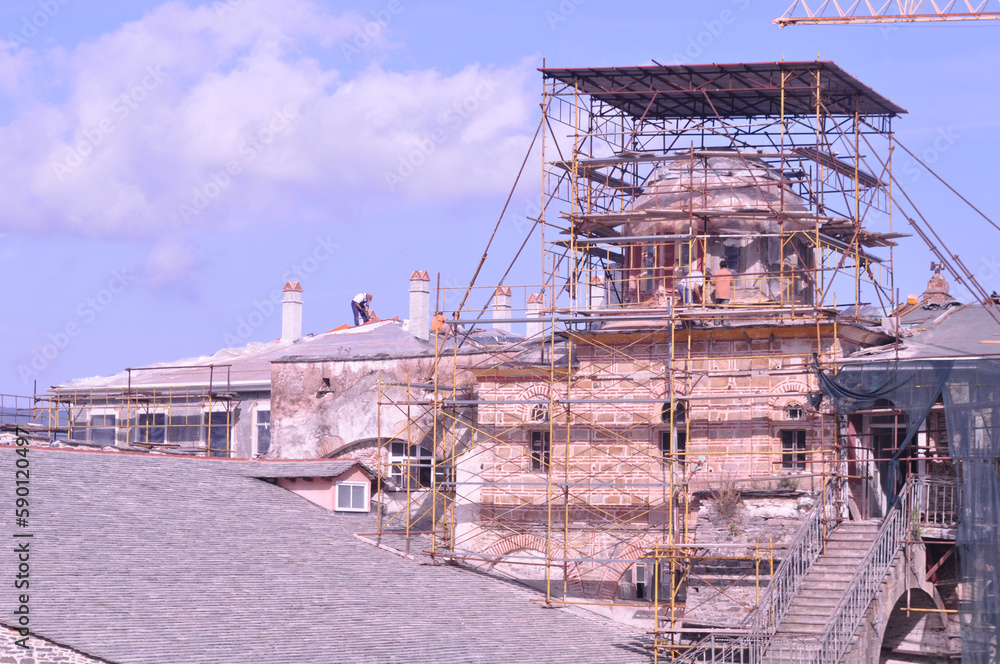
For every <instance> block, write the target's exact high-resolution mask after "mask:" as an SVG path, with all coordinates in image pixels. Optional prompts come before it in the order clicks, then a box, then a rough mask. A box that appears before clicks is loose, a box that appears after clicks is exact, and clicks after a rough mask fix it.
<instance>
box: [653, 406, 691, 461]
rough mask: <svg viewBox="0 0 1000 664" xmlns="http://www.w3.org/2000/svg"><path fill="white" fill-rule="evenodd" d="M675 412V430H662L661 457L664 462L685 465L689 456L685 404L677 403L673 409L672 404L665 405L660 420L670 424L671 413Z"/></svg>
mask: <svg viewBox="0 0 1000 664" xmlns="http://www.w3.org/2000/svg"><path fill="white" fill-rule="evenodd" d="M671 410H672V411H673V421H674V422H673V428H672V429H663V430H660V432H659V434H660V455H661V457H662V459H663V461H678V462H681V463H683V462H684V460H685V457H686V455H687V422H686V419H687V413H686V412H685V408H684V402H683V401H675V402H674V407H673V409H671V407H670V402H669V401H667V402H666V403H664V404H663V408H662V410H661V411H660V420H661V421H662V422H663V423H664V424H670V413H671Z"/></svg>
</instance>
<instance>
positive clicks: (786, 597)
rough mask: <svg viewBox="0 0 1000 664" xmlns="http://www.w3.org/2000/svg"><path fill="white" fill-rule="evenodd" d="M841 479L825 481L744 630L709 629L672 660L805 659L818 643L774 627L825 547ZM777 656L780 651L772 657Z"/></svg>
mask: <svg viewBox="0 0 1000 664" xmlns="http://www.w3.org/2000/svg"><path fill="white" fill-rule="evenodd" d="M840 491H841V482H840V481H839V480H837V479H834V480H831V481H830V482H828V483H827V485H826V488H825V489H824V491H823V500H822V502H820V503H818V504H817V505H816V507H815V508H814V510H813V512H812V514H810V515H809V518H808V519H806V522H805V523H804V524H802V526H801V527H800V528H799V532H798V534H797V535H796V536H795V539H794V540H793V541H792V543H791V544H790V545H789V547H788V549H787V550H786V551H785V555H784V557H783V558H782V560H781V564H780V565H778V569H777V570H775V572H774V574H773V575H772V576H771V581H770V583H768V586H767V592H765V593H764V597H762V598H761V600H760V602H759V603H758V604H757V608H756V609H755V610H754V612H753V614H751V615H750V616H749V617H748V618H747V619H746V620H745V621H744V626H745V627H746V628H747V631H748V632H749V635H748V636H744V637H739V638H736V639H732V637H729V638H728V639H727V638H717V637H716V636H715V635H709V636H708V637H706V638H705V639H703V640H702V641H700V642H699V643H698V644H696V645H695V646H694V647H692V648H691V649H690V650H688V651H687V652H685V653H684V654H683V655H682V656H680V657H678V658H676V659H675V660H674V661H675V662H740V663H743V662H764V661H768V662H770V661H774V662H787V664H798V663H800V662H807V661H809V660H808V657H809V656H810V655H811V654H813V653H815V652H816V647H817V644H815V643H808V644H805V643H802V641H801V640H799V639H796V640H789V641H788V642H787V643H785V640H781V643H780V644H779V643H778V642H777V641H775V642H774V643H772V641H773V639H772V637H773V636H774V633H775V630H776V629H777V627H778V624H779V623H780V622H781V619H782V618H784V617H785V614H786V613H787V612H788V608H789V607H790V606H791V604H792V601H793V600H794V599H795V595H796V594H798V591H799V587H800V586H801V585H802V581H803V580H804V579H805V577H806V575H807V574H808V573H809V570H810V569H812V566H813V563H814V562H816V559H817V558H818V557H819V555H820V553H822V551H823V538H824V536H825V534H826V524H827V522H828V521H830V520H832V519H836V518H837V516H838V509H837V504H838V499H839V497H840ZM775 657H779V658H778V659H775Z"/></svg>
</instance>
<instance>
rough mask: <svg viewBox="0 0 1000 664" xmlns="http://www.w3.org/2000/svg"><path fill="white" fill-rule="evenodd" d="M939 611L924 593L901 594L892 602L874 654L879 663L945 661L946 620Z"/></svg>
mask: <svg viewBox="0 0 1000 664" xmlns="http://www.w3.org/2000/svg"><path fill="white" fill-rule="evenodd" d="M907 595H909V597H908V596H907ZM907 607H909V608H910V611H907ZM938 608H939V607H938V606H937V604H936V603H935V601H934V599H933V598H932V597H931V596H930V595H929V594H927V593H926V592H924V591H923V590H920V589H918V588H911V589H910V590H908V591H903V592H902V593H901V594H900V595H899V597H897V598H896V601H895V602H894V603H893V606H892V610H891V611H890V613H889V616H888V619H887V620H886V623H885V627H884V629H883V633H882V638H881V645H880V648H879V652H878V653H877V654H878V661H879V664H903V663H904V662H905V663H907V664H911V663H913V662H918V663H923V664H937V663H938V662H946V661H948V657H947V653H948V652H949V637H948V626H947V619H946V618H945V614H943V613H938V612H937V609H938ZM914 609H916V610H914Z"/></svg>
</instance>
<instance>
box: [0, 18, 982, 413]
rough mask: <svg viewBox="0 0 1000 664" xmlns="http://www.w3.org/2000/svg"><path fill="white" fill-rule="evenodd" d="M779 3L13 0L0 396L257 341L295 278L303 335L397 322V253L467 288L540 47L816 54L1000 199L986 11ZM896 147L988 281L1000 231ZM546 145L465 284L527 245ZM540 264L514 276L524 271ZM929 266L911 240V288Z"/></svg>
mask: <svg viewBox="0 0 1000 664" xmlns="http://www.w3.org/2000/svg"><path fill="white" fill-rule="evenodd" d="M787 4H788V3H787V2H761V1H754V0H717V1H701V2H687V3H682V2H628V1H618V2H614V3H611V2H598V1H597V0H551V1H548V2H546V1H542V2H522V1H518V0H508V1H506V2H502V3H501V2H477V3H455V2H452V3H447V2H435V1H433V0H423V1H421V2H419V3H418V2H413V0H375V1H372V2H360V1H359V2H343V1H341V2H332V1H328V0H283V1H282V2H280V3H277V2H274V1H273V0H213V1H208V2H196V1H194V0H188V1H170V2H158V1H151V0H127V1H125V0H100V1H99V2H98V1H96V0H91V1H90V2H85V1H84V0H5V1H4V2H3V3H2V4H0V165H2V170H0V172H2V173H3V177H2V178H0V280H2V283H3V285H4V288H3V293H4V295H5V296H6V298H8V300H7V302H6V303H5V306H4V307H3V308H2V311H3V313H2V314H0V347H2V348H3V353H2V355H0V393H4V394H20V395H23V394H31V393H32V391H33V390H34V389H35V386H36V385H37V389H38V391H39V392H43V391H45V390H46V389H47V388H48V386H50V385H53V384H58V383H62V382H65V381H67V380H69V379H71V378H79V377H86V376H93V375H107V374H112V373H115V372H118V371H121V370H123V369H124V368H126V367H141V366H148V365H149V364H152V363H155V362H161V361H170V360H175V359H179V358H184V357H194V356H198V355H204V354H210V353H213V352H215V351H216V350H218V349H219V348H222V347H226V346H232V345H242V344H244V343H247V342H250V341H268V340H271V339H274V338H275V337H277V336H279V334H280V327H281V320H280V319H281V317H280V311H279V309H278V308H277V307H274V306H273V302H272V298H273V297H275V296H276V294H277V292H278V291H280V288H281V287H282V285H283V284H284V282H285V281H286V280H289V279H293V280H299V281H301V283H302V287H303V291H304V292H303V300H304V307H303V328H304V331H305V332H306V333H309V332H323V331H326V330H329V329H332V328H334V327H337V326H339V325H342V324H344V323H347V322H349V319H350V309H349V304H348V303H349V300H350V299H351V297H353V296H354V295H355V294H356V293H357V292H359V291H367V292H371V293H373V294H374V296H375V297H374V300H373V303H372V304H373V308H374V309H375V311H376V312H377V313H378V314H379V315H380V316H382V317H391V316H399V317H400V318H405V317H406V315H407V306H408V305H407V303H408V294H407V293H408V285H409V282H408V277H409V275H410V273H411V272H412V271H413V270H418V269H420V270H427V271H428V272H429V273H430V274H431V275H432V278H433V280H434V283H435V284H436V282H437V279H438V275H440V280H441V284H442V286H444V287H448V288H457V287H460V286H462V285H464V284H467V283H468V282H469V279H470V277H471V276H472V274H473V272H474V271H475V268H476V265H477V263H478V262H479V259H480V257H481V255H482V253H483V250H484V248H485V246H486V242H487V240H488V238H489V236H490V233H491V231H492V229H493V227H494V224H496V222H497V219H498V217H499V215H500V212H501V209H502V208H503V205H504V202H505V200H506V199H507V196H508V195H509V194H510V192H511V188H512V185H513V184H514V181H515V177H516V176H517V173H518V169H519V168H520V166H521V163H522V161H523V160H524V159H525V154H526V152H527V149H528V146H529V144H530V142H531V137H532V135H533V133H534V130H535V127H536V126H537V124H538V120H539V102H540V92H541V75H540V74H539V72H538V71H537V69H538V67H540V66H542V63H543V62H545V63H546V64H547V65H548V66H557V67H572V66H615V65H635V64H648V63H651V62H652V61H653V60H655V61H657V62H684V63H710V62H766V61H777V60H781V59H782V58H784V59H786V60H814V59H816V58H817V57H820V58H821V59H823V60H832V61H834V62H836V63H837V64H838V65H840V66H841V67H843V68H844V69H845V70H847V71H848V72H849V73H851V74H852V75H854V76H856V77H858V78H859V79H860V80H861V81H862V82H863V83H865V84H867V85H869V86H871V87H873V88H875V89H876V90H877V91H879V92H881V93H882V94H883V95H885V96H887V97H889V98H890V99H892V100H893V101H894V102H896V103H897V104H899V105H901V106H902V107H904V108H905V109H907V111H908V114H907V115H904V116H902V117H901V118H898V119H896V120H895V121H894V124H893V128H894V130H895V131H896V135H897V137H898V138H899V140H900V141H901V142H902V143H903V144H904V145H906V146H907V147H909V148H910V149H911V150H912V151H913V152H914V153H915V154H917V155H918V156H921V158H922V159H924V160H925V161H926V162H927V163H928V164H929V165H930V166H931V167H932V168H933V169H934V170H935V171H937V172H938V173H939V174H940V175H941V176H942V177H943V178H944V179H946V180H947V181H948V182H950V183H951V184H952V185H953V186H955V187H956V189H958V190H959V191H960V192H961V193H962V194H963V195H964V196H966V197H967V198H968V199H970V200H971V201H972V202H973V203H974V204H975V205H976V206H977V207H979V209H980V210H982V211H983V212H984V213H986V214H987V215H988V216H990V217H991V218H997V217H1000V205H998V200H997V191H998V188H997V186H996V184H995V178H996V168H995V166H994V164H995V160H996V157H995V155H997V154H1000V124H998V119H997V113H996V109H997V108H998V106H1000V104H998V102H1000V86H998V85H997V79H998V77H1000V74H998V73H997V70H996V67H995V63H996V62H998V61H1000V39H997V31H998V30H1000V22H996V21H983V22H955V23H928V24H914V25H882V26H863V25H851V26H795V27H789V28H784V29H781V28H778V27H777V26H775V25H773V24H772V22H771V20H772V19H773V18H775V17H777V16H779V15H780V14H781V13H782V12H783V11H784V10H785V8H786V7H787ZM470 100H475V101H474V103H471V104H470V103H468V102H469V101H470ZM470 106H471V107H473V110H472V111H468V110H465V109H467V108H469V107H470ZM435 132H436V133H435ZM430 136H437V137H438V138H436V139H434V140H432V141H430V142H428V141H429V138H428V137H430ZM415 150H417V151H422V152H423V155H424V156H423V158H419V159H417V161H419V163H417V164H414V163H412V161H413V159H412V155H413V154H414V151H415ZM896 159H897V161H896V166H895V171H896V173H897V177H898V178H899V179H900V181H901V184H903V185H904V187H906V188H908V189H909V190H910V193H911V194H912V196H913V198H914V200H915V201H916V202H917V204H918V206H919V207H920V209H921V211H922V212H923V213H924V215H925V216H926V217H927V218H928V220H929V221H930V222H931V223H932V225H933V226H934V227H935V229H936V230H937V231H938V232H939V233H940V235H941V238H942V240H943V241H944V242H945V243H946V244H947V246H948V248H949V249H950V250H951V251H953V252H954V253H956V254H958V255H959V256H961V258H962V261H963V262H964V263H965V265H967V266H968V268H969V269H970V270H971V271H972V272H974V273H975V274H976V275H977V278H978V279H979V280H980V282H981V283H982V285H983V286H984V288H985V289H986V290H987V291H990V290H994V289H996V290H1000V249H998V242H997V240H998V239H1000V231H997V230H996V229H994V228H992V227H990V226H989V225H988V224H987V223H986V222H985V221H984V220H982V218H980V217H977V216H976V214H975V213H974V212H972V211H971V210H970V209H969V208H968V207H966V206H965V205H964V204H962V203H961V202H960V201H959V200H958V199H957V198H955V197H954V196H953V195H952V194H950V193H949V192H948V191H947V190H946V189H944V188H943V187H941V186H940V185H938V184H937V183H936V182H935V181H934V180H933V178H932V177H931V176H930V175H929V174H927V173H926V172H923V171H922V170H921V169H918V168H916V166H915V164H914V163H912V160H910V159H909V158H906V157H901V156H900V155H897V156H896ZM407 160H410V161H409V162H408V161H407ZM901 163H902V165H901V166H900V164H901ZM539 164H540V162H539V161H538V158H537V156H536V155H533V157H532V158H531V159H529V163H528V165H527V167H526V173H525V175H524V176H523V177H522V179H521V181H520V183H519V185H518V187H517V188H516V189H515V190H514V193H513V197H512V199H511V204H510V206H509V209H508V213H507V215H506V216H505V218H504V221H503V222H502V224H501V227H500V230H499V232H498V235H497V239H496V241H495V242H494V244H493V246H492V247H491V249H490V252H489V256H488V258H487V261H486V264H485V266H484V268H483V272H482V274H481V275H480V278H479V281H478V283H480V284H491V283H492V284H495V283H496V282H497V279H498V277H499V275H500V274H502V273H503V271H504V270H505V269H506V268H507V266H508V264H509V263H510V260H511V258H512V257H513V255H514V253H515V251H516V250H517V248H518V247H519V246H520V244H521V241H522V240H523V237H524V229H525V228H526V224H525V221H524V220H525V217H526V216H527V215H530V214H531V213H532V210H533V209H534V207H535V202H536V201H537V198H538V196H539V194H540V178H539V174H540V173H539V169H540V165H539ZM540 256H541V252H540V251H539V250H538V247H537V246H535V245H532V247H530V248H529V250H528V251H526V252H525V256H524V258H523V259H522V260H521V261H519V262H518V264H517V266H516V268H515V271H514V272H513V273H512V277H511V278H510V279H509V280H508V283H512V284H515V285H516V284H519V283H524V284H533V283H540V281H541V265H540ZM932 259H933V257H932V255H931V254H930V253H929V251H928V250H927V248H926V246H925V245H923V243H922V242H921V241H920V240H919V239H918V238H907V239H904V240H902V241H901V245H900V247H899V248H898V249H897V250H896V251H895V272H896V285H897V286H898V287H899V288H900V291H901V293H902V294H903V295H904V296H905V295H906V294H907V293H920V292H922V291H923V289H924V287H925V284H926V281H927V279H928V277H929V276H930V274H931V272H930V270H929V264H930V261H931V260H932ZM516 292H517V290H516V289H515V293H516ZM956 294H957V295H958V296H959V297H960V299H963V300H966V301H967V300H968V299H969V295H968V294H966V293H960V292H956ZM517 299H518V295H515V305H516V304H517V303H516V301H517Z"/></svg>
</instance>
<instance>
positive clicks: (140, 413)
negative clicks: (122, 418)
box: [116, 406, 170, 444]
mask: <svg viewBox="0 0 1000 664" xmlns="http://www.w3.org/2000/svg"><path fill="white" fill-rule="evenodd" d="M133 412H134V413H135V426H133V425H132V424H131V421H132V418H131V417H129V418H128V420H127V422H128V423H129V424H128V428H129V433H128V435H127V440H128V442H129V444H132V443H136V442H138V443H148V442H149V441H139V440H134V441H133V440H132V432H131V430H132V429H135V430H136V431H140V430H142V429H144V428H148V429H149V430H152V429H156V428H162V429H163V442H164V443H169V442H170V441H169V440H167V431H168V429H169V426H170V413H169V412H167V409H166V408H164V407H163V406H152V407H150V408H147V407H145V406H138V407H136V408H134V409H133ZM129 415H131V413H129ZM157 415H162V416H163V424H156V416H157ZM142 417H152V418H153V424H150V425H144V424H139V419H140V418H142ZM117 419H118V418H116V420H117Z"/></svg>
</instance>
